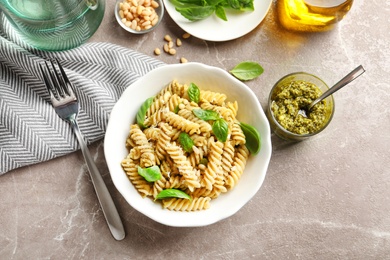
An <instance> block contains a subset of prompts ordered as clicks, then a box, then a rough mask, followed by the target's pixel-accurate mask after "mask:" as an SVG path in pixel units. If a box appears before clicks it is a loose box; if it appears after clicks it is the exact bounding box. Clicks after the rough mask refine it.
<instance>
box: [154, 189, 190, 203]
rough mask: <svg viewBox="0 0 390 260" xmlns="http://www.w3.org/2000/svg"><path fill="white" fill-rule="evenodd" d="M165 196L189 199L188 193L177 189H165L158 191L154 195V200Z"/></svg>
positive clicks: (165, 197)
mask: <svg viewBox="0 0 390 260" xmlns="http://www.w3.org/2000/svg"><path fill="white" fill-rule="evenodd" d="M167 198H180V199H188V200H191V196H190V195H188V194H187V193H185V192H184V191H181V190H178V189H165V190H162V191H160V193H159V194H158V195H157V196H156V200H158V199H167Z"/></svg>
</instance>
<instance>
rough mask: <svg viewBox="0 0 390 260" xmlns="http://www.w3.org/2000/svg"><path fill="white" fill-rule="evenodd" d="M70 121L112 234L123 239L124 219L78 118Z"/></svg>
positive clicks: (118, 238)
mask: <svg viewBox="0 0 390 260" xmlns="http://www.w3.org/2000/svg"><path fill="white" fill-rule="evenodd" d="M69 121H70V123H71V125H72V127H73V131H74V133H75V134H76V137H77V139H78V141H79V144H80V146H81V151H82V153H83V156H84V159H85V162H86V163H87V166H88V170H89V173H90V176H91V179H92V184H93V186H94V188H95V192H96V195H97V197H98V200H99V203H100V206H101V208H102V211H103V214H104V217H105V218H106V221H107V225H108V227H109V229H110V231H111V234H112V236H113V237H114V238H115V239H116V240H122V239H124V238H125V230H124V228H123V224H122V220H121V218H120V216H119V213H118V210H117V209H116V207H115V204H114V201H113V200H112V197H111V195H110V193H109V191H108V189H107V186H106V184H105V183H104V181H103V178H102V176H101V174H100V172H99V170H98V168H97V167H96V164H95V162H94V160H93V159H92V156H91V154H90V152H89V150H88V147H87V145H86V144H85V142H84V138H83V135H82V134H81V132H80V129H79V126H78V124H77V121H76V119H74V118H70V119H69Z"/></svg>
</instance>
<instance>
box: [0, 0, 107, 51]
mask: <svg viewBox="0 0 390 260" xmlns="http://www.w3.org/2000/svg"><path fill="white" fill-rule="evenodd" d="M0 8H1V10H2V11H3V12H4V14H5V16H6V18H7V19H8V21H9V22H10V23H11V24H12V26H13V28H14V29H15V30H16V32H17V33H18V34H19V36H20V38H21V39H22V40H23V41H25V42H26V43H27V44H29V45H31V46H33V47H34V48H36V49H40V50H49V51H61V50H68V49H71V48H74V47H77V46H79V45H81V44H82V43H84V42H85V41H86V40H88V39H89V38H90V37H91V36H92V35H93V34H94V33H95V31H96V30H97V29H98V27H99V25H100V23H101V21H102V19H103V16H104V10H105V0H0Z"/></svg>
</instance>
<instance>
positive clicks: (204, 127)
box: [177, 108, 212, 136]
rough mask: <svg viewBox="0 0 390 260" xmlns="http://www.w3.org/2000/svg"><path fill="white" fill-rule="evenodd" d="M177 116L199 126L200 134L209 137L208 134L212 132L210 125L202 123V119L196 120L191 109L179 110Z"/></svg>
mask: <svg viewBox="0 0 390 260" xmlns="http://www.w3.org/2000/svg"><path fill="white" fill-rule="evenodd" d="M177 114H178V115H179V116H182V117H184V118H185V119H187V120H190V121H192V122H194V123H197V124H199V129H200V132H201V133H204V134H205V135H207V136H210V132H211V130H212V128H211V125H210V124H209V123H208V122H206V121H204V120H202V119H199V118H197V117H196V116H195V115H194V113H192V109H191V110H189V109H186V108H185V109H180V110H179V112H178V113H177Z"/></svg>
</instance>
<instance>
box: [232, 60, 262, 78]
mask: <svg viewBox="0 0 390 260" xmlns="http://www.w3.org/2000/svg"><path fill="white" fill-rule="evenodd" d="M263 72H264V69H263V67H261V66H260V64H258V63H256V62H254V61H244V62H241V63H240V64H238V65H237V66H235V67H234V68H233V69H232V70H230V73H231V74H233V76H235V77H236V78H238V79H239V80H251V79H254V78H257V77H258V76H260V75H261V74H262V73H263Z"/></svg>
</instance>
